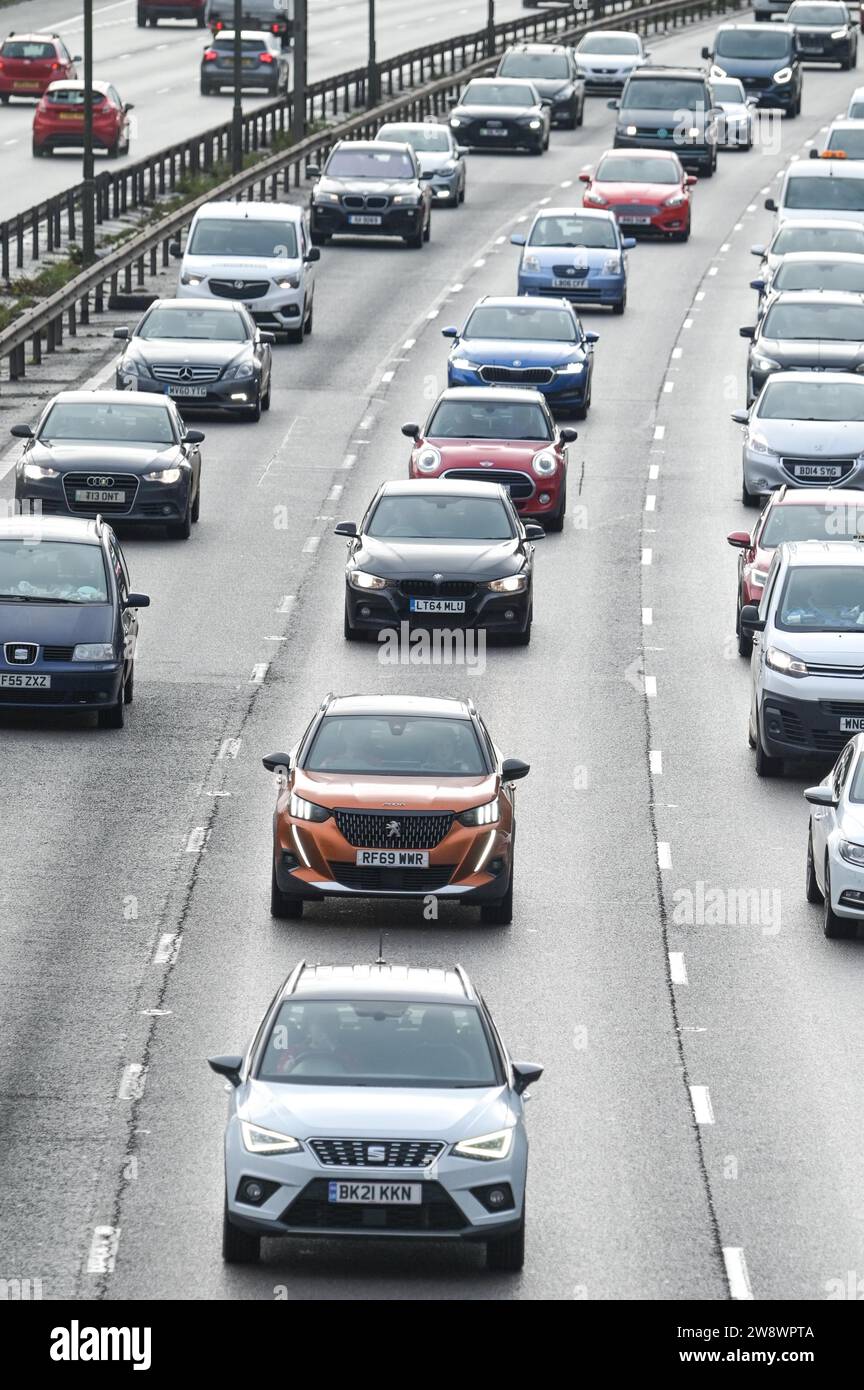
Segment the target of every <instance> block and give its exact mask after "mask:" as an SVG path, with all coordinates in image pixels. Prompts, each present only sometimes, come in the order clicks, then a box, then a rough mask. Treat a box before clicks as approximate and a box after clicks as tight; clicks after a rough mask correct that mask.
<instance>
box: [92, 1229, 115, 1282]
mask: <svg viewBox="0 0 864 1390" xmlns="http://www.w3.org/2000/svg"><path fill="white" fill-rule="evenodd" d="M119 1244H120V1227H119V1226H97V1227H96V1229H95V1230H94V1232H93V1239H92V1240H91V1241H90V1252H89V1254H88V1256H87V1273H88V1274H111V1273H112V1272H113V1269H114V1264H115V1262H116V1260H117V1247H118V1245H119Z"/></svg>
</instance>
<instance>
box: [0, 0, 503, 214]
mask: <svg viewBox="0 0 864 1390" xmlns="http://www.w3.org/2000/svg"><path fill="white" fill-rule="evenodd" d="M136 8H137V7H136V0H109V3H108V4H104V5H103V4H100V3H99V0H95V3H94V9H93V14H94V21H93V44H94V48H93V53H94V63H93V75H94V77H98V78H102V79H104V80H106V81H109V82H113V83H114V84H115V86H116V88H117V90H118V92H119V93H120V96H121V97H122V98H123V100H124V101H131V102H133V103H134V105H135V110H134V111H133V112H132V115H131V121H132V126H131V133H132V148H131V150H130V154H129V159H130V160H131V161H133V162H134V161H135V160H136V159H143V158H144V157H145V155H148V154H151V153H153V152H154V151H155V150H161V149H165V147H166V146H168V145H170V144H172V143H173V142H174V141H175V140H177V139H179V138H185V137H188V136H190V135H193V134H194V133H195V132H196V131H203V130H209V129H211V127H213V126H217V125H221V124H222V123H223V122H224V121H230V119H231V107H232V104H233V94H232V93H231V92H229V91H227V90H226V91H223V92H222V93H221V94H217V95H216V96H211V97H203V96H201V94H200V92H199V90H198V74H199V69H200V64H201V54H202V53H203V52H204V49H205V47H206V39H207V37H208V36H207V31H206V30H204V29H198V28H197V27H196V26H195V25H194V24H191V23H189V22H181V21H179V20H174V21H172V22H166V23H160V24H158V25H157V26H156V28H155V29H150V28H147V29H139V28H138V27H137V24H136V22H135V14H136ZM376 12H377V22H376V34H377V51H378V58H379V61H380V60H383V59H384V58H387V57H391V56H392V55H393V54H395V53H404V52H407V50H408V49H411V48H417V47H419V46H420V45H421V44H425V43H434V42H435V40H437V39H446V38H448V37H449V36H450V35H451V34H465V33H471V32H472V31H474V30H475V29H482V28H483V25H484V24H485V23H486V0H437V3H436V4H435V5H434V6H429V7H428V8H426V9H425V10H424V11H423V13H422V14H419V15H418V14H416V13H412V6H411V5H409V4H406V0H378V3H377V6H376ZM525 13H526V11H525V9H524V7H523V5H522V3H521V0H496V14H497V16H498V18H499V19H513V18H517V17H519V16H522V15H524V14H525ZM367 14H368V6H367V4H366V0H342V3H337V4H333V3H332V0H309V78H310V81H317V80H318V79H319V78H322V77H329V76H330V75H331V74H332V73H336V72H346V71H348V70H349V69H350V68H354V67H361V66H362V65H363V64H364V63H365V62H366V55H367V51H368V49H367V33H368V29H367ZM13 29H14V30H15V31H16V32H17V33H19V34H20V33H25V32H28V31H29V32H31V33H32V32H33V30H34V29H42V30H47V31H49V32H56V33H58V34H59V35H60V37H61V38H62V39H63V41H64V42H65V43H66V45H67V47H68V48H69V50H70V52H71V53H72V54H73V56H74V55H75V54H76V53H81V52H83V49H82V44H83V19H82V18H81V6H80V3H79V0H22V3H21V4H19V5H13V6H11V7H10V8H9V9H4V10H3V11H2V15H0V32H2V33H3V34H4V35H5V34H7V33H9V32H10V30H13ZM79 67H80V65H79ZM81 72H82V74H83V68H81ZM269 100H271V98H270V97H267V96H266V95H265V94H263V93H260V94H257V95H256V94H252V93H246V94H245V95H244V98H243V106H244V109H245V110H247V111H251V110H254V108H255V107H256V106H261V105H264V104H265V103H266V102H267V101H269ZM34 107H35V103H34V102H32V101H23V100H18V99H16V100H14V101H12V102H11V103H10V104H9V105H8V106H4V107H2V108H0V167H2V171H3V196H2V199H0V217H3V218H5V217H11V216H12V214H13V213H16V212H23V211H24V209H25V208H29V207H32V205H33V204H34V203H37V202H40V201H41V200H42V199H43V198H47V197H50V196H51V195H52V194H54V193H60V192H62V190H63V189H64V188H68V187H69V185H70V184H74V183H78V182H79V181H80V179H81V153H80V151H74V150H68V151H62V152H60V153H58V154H56V155H54V156H53V157H52V158H51V159H38V160H37V159H34V158H33V155H32V153H31V148H30V144H31V129H32V126H33V111H34ZM121 164H122V161H111V160H109V159H108V158H107V156H106V155H103V154H97V156H96V172H97V174H98V173H99V172H100V170H101V169H103V168H119V167H120V165H121Z"/></svg>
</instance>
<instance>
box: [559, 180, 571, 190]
mask: <svg viewBox="0 0 864 1390" xmlns="http://www.w3.org/2000/svg"><path fill="white" fill-rule="evenodd" d="M561 187H562V188H572V187H573V180H572V179H562V180H561Z"/></svg>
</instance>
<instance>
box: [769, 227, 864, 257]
mask: <svg viewBox="0 0 864 1390" xmlns="http://www.w3.org/2000/svg"><path fill="white" fill-rule="evenodd" d="M790 251H857V252H859V253H861V252H864V227H862V228H861V229H860V231H859V230H858V228H857V227H796V226H795V223H794V222H790V223H789V225H788V226H786V227H781V228H780V230H779V231H778V233H777V235H776V236H775V237H774V240H773V241H772V242H771V254H772V255H773V256H785V255H787V254H788V252H790Z"/></svg>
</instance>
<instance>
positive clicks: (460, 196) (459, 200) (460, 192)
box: [456, 183, 465, 207]
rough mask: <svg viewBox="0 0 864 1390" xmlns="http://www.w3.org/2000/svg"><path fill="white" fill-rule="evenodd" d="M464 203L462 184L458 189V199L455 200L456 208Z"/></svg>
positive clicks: (463, 187) (463, 186)
mask: <svg viewBox="0 0 864 1390" xmlns="http://www.w3.org/2000/svg"><path fill="white" fill-rule="evenodd" d="M464 202H465V185H464V183H463V185H462V187H461V188H460V189H459V197H458V198H457V199H456V206H457V207H461V206H462V204H463V203H464Z"/></svg>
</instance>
